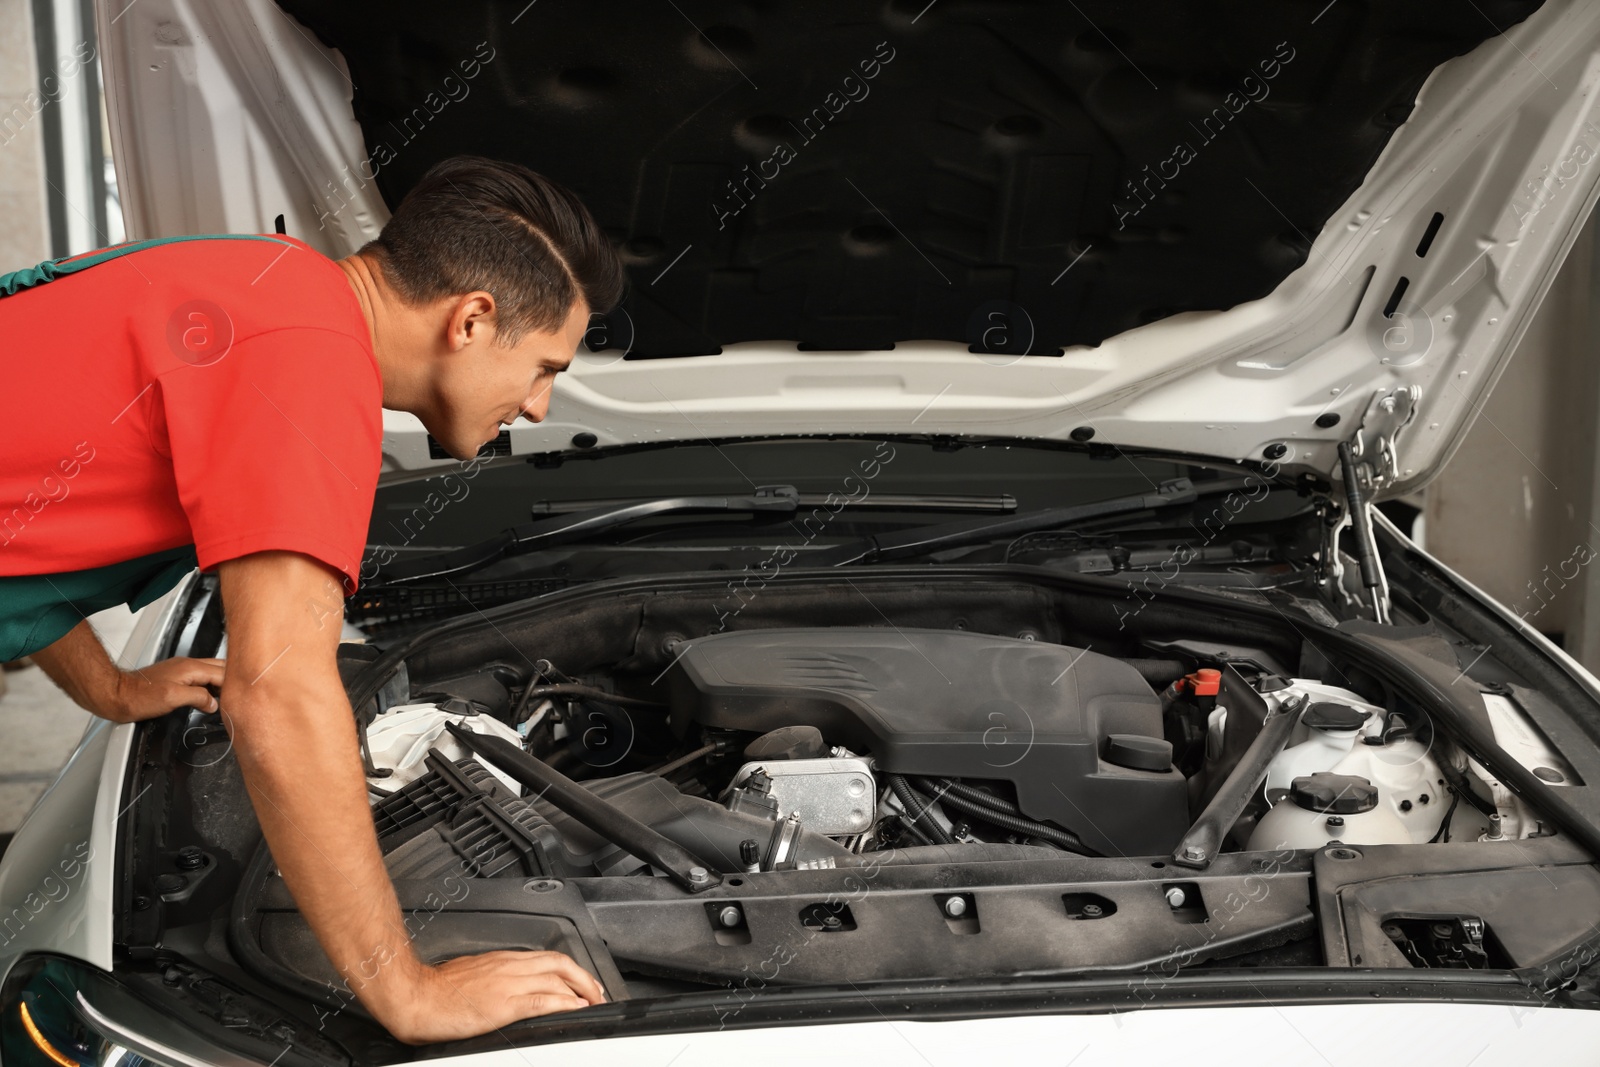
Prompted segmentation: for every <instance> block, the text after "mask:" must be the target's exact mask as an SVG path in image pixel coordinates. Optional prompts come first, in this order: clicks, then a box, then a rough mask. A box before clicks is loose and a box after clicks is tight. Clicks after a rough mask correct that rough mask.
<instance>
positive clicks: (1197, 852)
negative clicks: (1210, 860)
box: [1183, 845, 1206, 863]
mask: <svg viewBox="0 0 1600 1067" xmlns="http://www.w3.org/2000/svg"><path fill="white" fill-rule="evenodd" d="M1183 858H1184V859H1186V860H1190V861H1192V862H1196V863H1198V862H1199V861H1200V860H1203V859H1205V858H1206V850H1205V849H1203V848H1201V847H1200V846H1199V845H1186V846H1185V847H1184V850H1183Z"/></svg>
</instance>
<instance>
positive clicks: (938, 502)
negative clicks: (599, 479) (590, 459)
mask: <svg viewBox="0 0 1600 1067" xmlns="http://www.w3.org/2000/svg"><path fill="white" fill-rule="evenodd" d="M838 498H839V494H838V493H801V494H800V497H799V500H798V502H797V506H798V507H801V508H820V507H827V508H830V509H835V508H838V507H841V506H842V507H847V508H854V509H857V510H860V511H964V512H979V513H987V514H1010V513H1011V512H1014V511H1016V510H1017V498H1016V497H1014V496H1012V495H1011V494H1010V493H988V494H981V493H870V494H868V495H866V496H863V497H861V499H859V500H851V499H849V498H846V499H844V500H843V501H842V502H841V501H840V500H839V499H838ZM634 503H638V498H637V497H611V498H608V499H603V500H541V501H539V502H538V503H537V504H534V505H533V516H534V518H541V517H543V516H545V515H570V514H572V513H573V512H575V511H588V510H590V509H592V508H614V507H622V506H623V505H626V504H634Z"/></svg>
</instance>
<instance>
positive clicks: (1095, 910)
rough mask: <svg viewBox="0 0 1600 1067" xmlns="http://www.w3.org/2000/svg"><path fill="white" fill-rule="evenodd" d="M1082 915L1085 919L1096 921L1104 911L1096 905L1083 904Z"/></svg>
mask: <svg viewBox="0 0 1600 1067" xmlns="http://www.w3.org/2000/svg"><path fill="white" fill-rule="evenodd" d="M1082 914H1083V917H1084V918H1085V919H1098V918H1100V916H1101V915H1103V914H1105V909H1104V908H1102V907H1101V906H1100V905H1098V904H1085V905H1084V906H1083V912H1082Z"/></svg>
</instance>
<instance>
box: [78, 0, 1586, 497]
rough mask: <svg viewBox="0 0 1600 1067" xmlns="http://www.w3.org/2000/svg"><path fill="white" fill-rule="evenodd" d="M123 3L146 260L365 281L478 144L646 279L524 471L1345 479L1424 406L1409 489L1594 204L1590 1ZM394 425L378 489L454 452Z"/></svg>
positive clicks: (1482, 389)
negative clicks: (329, 266)
mask: <svg viewBox="0 0 1600 1067" xmlns="http://www.w3.org/2000/svg"><path fill="white" fill-rule="evenodd" d="M112 14H115V13H114V12H106V11H102V15H101V23H102V25H101V29H102V34H103V36H104V39H105V44H106V48H105V62H106V65H107V68H108V77H107V82H108V86H109V92H110V94H111V109H112V116H111V119H112V126H113V131H114V141H115V146H116V150H117V152H116V154H117V161H118V168H119V178H120V180H121V181H122V188H123V191H124V203H125V205H126V211H127V213H128V215H129V219H128V222H129V227H130V233H133V234H137V235H148V234H157V233H159V234H170V233H181V232H206V231H216V230H263V229H267V228H269V227H270V225H271V219H272V218H273V217H274V216H276V215H278V214H280V213H282V214H284V215H285V216H286V219H287V221H288V226H289V232H290V233H293V234H295V235H297V236H304V237H306V238H307V239H308V240H311V241H312V242H313V243H315V244H317V245H318V246H319V247H321V248H322V249H323V250H324V251H326V252H328V253H329V254H332V255H342V254H347V253H348V252H350V251H352V250H353V249H354V248H356V247H359V245H360V244H361V243H363V242H364V241H365V240H367V239H369V238H370V237H372V236H374V235H375V234H376V232H377V230H378V229H379V228H380V227H381V224H382V221H383V219H384V218H386V216H387V211H388V209H389V207H390V206H392V205H394V204H396V203H398V201H399V199H400V198H401V197H402V196H403V195H404V193H405V192H406V190H407V189H408V188H410V186H411V185H412V184H413V183H414V182H415V181H416V180H417V178H418V177H420V175H421V174H422V173H423V172H424V171H425V170H426V169H427V168H428V167H429V166H430V165H431V164H433V163H434V162H436V161H438V160H439V159H442V158H445V157H447V156H450V155H454V154H459V153H467V152H470V153H477V154H483V155H490V156H495V157H499V158H506V159H511V160H515V161H517V162H522V163H526V164H527V165H529V166H531V167H533V168H535V169H536V170H539V171H541V172H543V173H546V174H548V175H550V176H551V177H553V178H555V179H557V180H559V181H561V182H563V183H564V184H566V185H568V186H570V187H572V188H573V189H575V190H577V191H578V192H579V193H580V194H581V195H582V196H583V197H584V199H585V200H586V202H587V203H588V204H589V205H590V206H591V208H592V209H593V211H594V212H595V214H596V216H597V217H598V218H599V220H600V222H601V223H602V225H603V226H605V227H606V228H607V230H608V231H609V232H610V233H611V234H612V235H613V236H614V237H615V239H616V241H617V242H618V245H619V247H620V248H621V249H622V250H623V254H624V257H625V260H626V262H627V264H628V269H629V277H630V286H629V294H628V297H627V299H626V301H625V303H624V305H623V306H622V308H621V309H619V310H618V311H617V312H616V313H614V314H613V315H611V316H610V317H609V318H608V319H607V320H605V321H604V322H597V323H596V325H595V327H594V329H593V330H591V333H590V336H589V339H588V345H589V347H590V348H591V349H592V350H591V351H585V352H583V353H581V355H580V359H579V360H578V361H577V363H576V364H575V366H574V370H573V372H572V373H571V374H570V375H568V376H566V378H565V379H564V380H563V382H562V383H561V385H560V386H559V387H558V389H557V392H556V399H555V402H554V404H553V405H552V410H551V415H550V418H549V419H548V420H547V422H546V423H544V424H542V425H540V426H533V425H526V424H524V425H519V426H517V427H514V428H512V430H511V431H510V433H509V436H508V439H507V441H506V442H504V447H505V448H506V449H508V450H509V451H510V452H511V453H512V454H523V453H536V452H550V451H560V450H563V449H566V448H570V447H573V445H572V441H573V438H574V437H576V436H579V435H584V434H592V435H593V436H594V439H595V443H596V444H597V445H599V446H601V447H604V446H607V445H617V444H629V443H633V442H637V441H640V440H657V441H659V440H672V439H699V438H701V437H717V438H721V437H734V436H741V435H747V434H758V433H759V434H770V433H775V432H776V433H785V432H792V433H817V432H824V433H838V432H861V433H905V432H916V433H948V434H956V435H967V434H980V435H997V434H1002V435H1009V436H1016V437H1030V436H1037V437H1048V438H1057V439H1064V438H1067V437H1068V436H1069V435H1073V434H1074V431H1076V438H1075V439H1079V440H1082V439H1084V437H1085V436H1086V431H1089V430H1092V431H1093V437H1094V440H1095V441H1096V442H1097V443H1099V442H1103V443H1108V444H1112V445H1121V446H1126V447H1131V448H1152V449H1161V450H1167V451H1185V452H1190V453H1194V454H1199V455H1207V456H1215V457H1219V458H1223V459H1229V460H1245V459H1257V460H1260V459H1269V460H1270V459H1276V460H1278V461H1280V462H1281V463H1283V464H1284V465H1285V466H1286V467H1288V468H1289V469H1291V470H1293V469H1295V468H1303V469H1310V470H1316V471H1319V472H1322V473H1324V474H1333V473H1334V472H1336V469H1337V462H1336V458H1335V446H1336V444H1337V442H1338V441H1340V440H1344V439H1346V438H1348V437H1349V436H1350V435H1351V434H1352V433H1354V432H1355V430H1356V428H1357V427H1358V426H1359V425H1360V424H1361V422H1362V419H1363V417H1364V414H1365V413H1366V412H1367V410H1368V407H1369V404H1370V403H1371V401H1372V400H1373V398H1374V396H1375V395H1378V394H1380V393H1382V394H1389V393H1391V392H1393V391H1395V390H1397V389H1398V390H1403V391H1409V390H1410V389H1412V388H1413V387H1415V388H1416V389H1417V390H1418V393H1419V396H1420V399H1419V400H1418V401H1417V404H1416V414H1415V417H1414V418H1412V419H1411V421H1410V423H1409V425H1408V426H1406V427H1405V428H1404V430H1403V431H1401V435H1400V438H1399V440H1398V441H1397V443H1396V452H1397V456H1396V463H1395V466H1394V483H1393V485H1392V486H1391V488H1390V492H1399V491H1405V490H1407V489H1409V488H1412V487H1414V486H1416V485H1420V484H1421V482H1422V481H1424V480H1425V479H1426V477H1427V476H1428V475H1430V474H1431V473H1432V472H1433V471H1435V470H1436V469H1437V468H1438V467H1439V466H1440V465H1441V464H1442V462H1443V460H1444V459H1445V458H1447V457H1448V455H1449V453H1450V451H1452V450H1453V447H1454V445H1455V443H1456V442H1457V441H1458V440H1459V437H1460V435H1461V433H1462V432H1464V429H1465V427H1466V425H1467V424H1468V422H1469V421H1470V415H1471V414H1472V413H1473V412H1474V411H1475V410H1476V408H1477V406H1478V405H1479V404H1481V401H1482V399H1483V397H1484V395H1485V394H1486V393H1487V390H1488V389H1489V387H1490V386H1491V385H1492V383H1493V380H1494V379H1495V378H1496V377H1497V376H1498V374H1499V372H1500V370H1501V369H1502V367H1503V365H1504V362H1505V359H1506V357H1507V355H1508V354H1509V352H1510V351H1511V349H1512V347H1513V346H1514V343H1515V341H1516V339H1517V338H1518V337H1519V336H1520V334H1521V333H1522V331H1523V330H1524V329H1525V328H1526V325H1527V321H1528V318H1529V317H1530V316H1531V313H1532V311H1533V309H1534V308H1535V307H1536V306H1537V304H1538V301H1539V298H1540V297H1541V296H1542V295H1543V293H1544V291H1545V289H1546V288H1547V287H1548V284H1549V282H1550V280H1551V278H1552V277H1553V275H1554V272H1555V269H1556V267H1557V266H1558V265H1559V262H1560V259H1561V257H1562V255H1563V254H1564V252H1565V250H1566V248H1567V247H1568V245H1569V244H1570V242H1571V240H1572V238H1573V236H1574V235H1575V233H1576V230H1577V227H1578V225H1579V223H1580V222H1581V221H1582V219H1583V218H1584V216H1585V215H1586V213H1587V210H1588V208H1589V206H1590V205H1591V204H1592V201H1593V199H1594V196H1595V191H1596V183H1595V180H1594V173H1593V168H1590V167H1588V166H1587V164H1588V162H1589V161H1590V159H1591V158H1592V156H1593V155H1594V154H1595V153H1596V152H1600V127H1597V126H1595V125H1591V124H1590V119H1591V116H1590V111H1591V109H1592V107H1593V103H1594V100H1593V93H1592V89H1593V87H1594V84H1595V81H1596V77H1597V75H1600V65H1597V64H1596V62H1595V59H1594V52H1595V48H1596V43H1597V41H1600V11H1597V10H1595V9H1594V5H1584V4H1579V3H1573V2H1570V0H1568V2H1562V0H1547V2H1545V3H1543V4H1541V3H1539V2H1537V0H1499V2H1487V0H1483V2H1473V0H1461V2H1459V3H1455V2H1451V3H1438V4H1426V5H1423V4H1387V5H1371V6H1358V5H1355V4H1345V3H1334V4H1326V3H1325V2H1323V0H1316V2H1310V3H1304V4H1286V3H1281V2H1266V0H1262V2H1258V3H1250V4H1228V5H1195V4H1192V3H1181V2H1177V0H1170V2H1165V3H1159V4H1153V5H1139V6H1138V7H1137V8H1130V7H1129V6H1128V5H1123V4H1115V3H1111V2H1109V0H1095V2H1089V0H1084V2H1083V3H1081V4H1051V5H1045V4H1026V3H976V2H967V3H957V2H943V3H935V4H926V5H925V4H924V3H923V2H919V0H913V2H910V3H905V4H902V3H898V2H896V3H891V4H887V5H882V6H876V7H873V8H871V9H864V8H862V7H860V5H856V4H844V3H838V2H833V3H826V4H823V3H818V4H809V5H805V6H804V7H803V8H793V9H791V8H786V7H775V6H773V7H765V8H763V7H762V6H760V5H748V4H731V3H720V2H719V3H693V4H690V3H685V4H681V5H676V6H675V5H671V4H668V5H641V4H633V3H627V4H623V3H612V4H584V5H573V4H565V5H563V4H528V5H527V6H522V5H520V4H516V3H511V4H500V3H487V2H483V0H467V2H462V3H457V4H452V5H449V6H448V7H445V8H441V7H439V6H437V5H426V4H420V3H405V4H384V5H377V4H372V3H340V4H333V3H317V2H310V0H282V2H281V7H280V6H276V5H274V4H272V3H270V2H268V0H250V2H246V3H237V2H235V3H230V4H222V3H216V2H209V0H195V2H191V3H178V2H177V0H144V2H143V3H141V4H140V5H139V6H138V7H137V8H130V9H128V10H127V11H126V12H125V13H123V14H119V15H117V18H116V19H115V20H114V21H113V20H112V19H111V17H110V16H111V15H112ZM685 357H698V358H685ZM386 431H387V434H386V452H387V469H388V470H390V471H397V470H408V469H418V468H424V467H427V466H429V465H430V464H436V463H439V462H441V461H440V460H438V459H434V458H430V455H429V450H428V447H427V441H426V437H425V435H424V434H423V433H422V432H421V428H420V426H419V425H418V424H417V423H416V421H415V420H414V419H412V418H410V417H409V416H404V415H399V414H395V413H391V414H390V415H389V417H388V418H387V419H386ZM582 439H583V440H584V441H587V440H588V439H587V437H584V438H582Z"/></svg>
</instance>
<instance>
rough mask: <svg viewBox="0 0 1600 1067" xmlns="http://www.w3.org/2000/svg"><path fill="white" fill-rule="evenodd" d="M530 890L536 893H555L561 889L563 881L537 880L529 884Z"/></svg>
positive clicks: (554, 879) (551, 879) (555, 879)
mask: <svg viewBox="0 0 1600 1067" xmlns="http://www.w3.org/2000/svg"><path fill="white" fill-rule="evenodd" d="M528 888H529V889H531V890H533V891H534V892H535V893H554V892H555V891H556V890H558V889H560V888H561V880H560V879H558V878H535V879H534V880H533V881H531V882H529V883H528Z"/></svg>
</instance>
